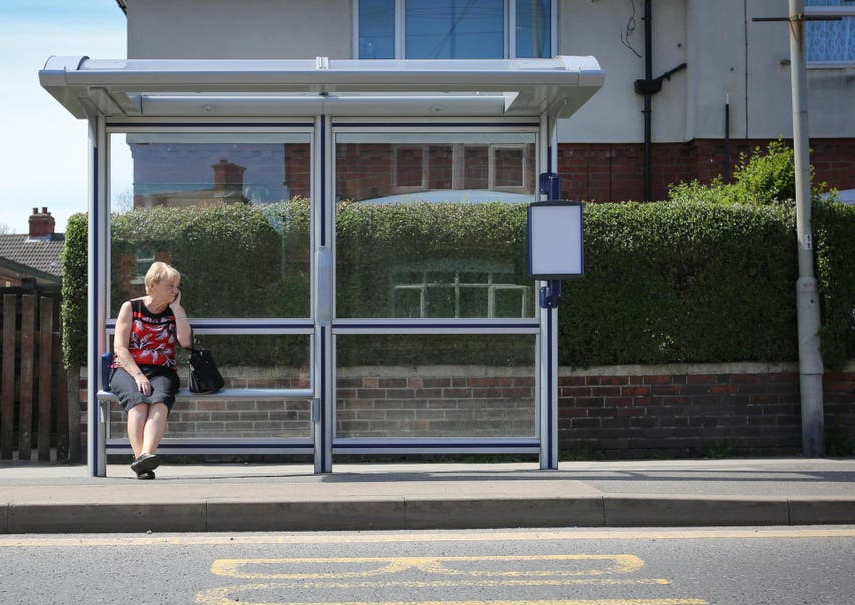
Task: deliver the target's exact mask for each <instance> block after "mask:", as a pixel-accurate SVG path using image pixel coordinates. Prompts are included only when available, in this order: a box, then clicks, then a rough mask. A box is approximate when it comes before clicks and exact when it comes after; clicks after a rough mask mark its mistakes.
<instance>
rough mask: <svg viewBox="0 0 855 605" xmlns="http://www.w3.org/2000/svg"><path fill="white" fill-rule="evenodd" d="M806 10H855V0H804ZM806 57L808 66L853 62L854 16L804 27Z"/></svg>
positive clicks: (854, 50)
mask: <svg viewBox="0 0 855 605" xmlns="http://www.w3.org/2000/svg"><path fill="white" fill-rule="evenodd" d="M805 6H807V7H822V8H831V9H833V8H834V7H840V8H841V9H850V10H852V9H855V0H806V1H805ZM805 58H806V60H807V62H808V63H829V62H832V63H838V62H839V63H851V62H853V61H855V16H852V17H849V16H845V17H843V18H842V19H840V20H839V21H808V22H807V23H806V24H805Z"/></svg>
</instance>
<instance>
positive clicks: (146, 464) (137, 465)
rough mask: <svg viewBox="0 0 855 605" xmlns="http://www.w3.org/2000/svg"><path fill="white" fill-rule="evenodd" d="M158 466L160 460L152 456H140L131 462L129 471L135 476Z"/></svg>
mask: <svg viewBox="0 0 855 605" xmlns="http://www.w3.org/2000/svg"><path fill="white" fill-rule="evenodd" d="M158 466H160V459H159V458H158V457H157V456H156V455H154V454H140V457H139V458H137V459H136V460H134V461H133V462H131V470H132V471H134V472H135V473H136V474H137V475H140V474H142V473H145V472H148V471H153V470H154V469H156V468H157V467H158Z"/></svg>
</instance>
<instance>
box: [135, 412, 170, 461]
mask: <svg viewBox="0 0 855 605" xmlns="http://www.w3.org/2000/svg"><path fill="white" fill-rule="evenodd" d="M137 407H139V406H137ZM146 407H147V408H148V414H147V418H146V420H145V426H144V427H143V432H142V440H141V451H140V453H145V454H153V453H155V452H156V451H157V447H158V446H159V445H160V440H161V439H163V434H164V433H165V432H166V417H167V416H168V415H169V408H167V407H166V405H165V404H163V403H152V404H151V405H148V406H146Z"/></svg>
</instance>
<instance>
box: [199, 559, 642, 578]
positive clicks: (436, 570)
mask: <svg viewBox="0 0 855 605" xmlns="http://www.w3.org/2000/svg"><path fill="white" fill-rule="evenodd" d="M603 561H605V562H608V563H610V565H607V566H605V567H603V568H600V567H595V568H584V569H576V570H530V571H519V570H504V571H503V570H493V569H489V570H488V569H476V570H468V571H463V570H459V569H451V568H450V567H448V565H449V564H453V563H470V564H471V563H476V562H489V563H494V564H495V563H521V562H553V563H554V562H558V563H568V562H585V563H588V562H603ZM330 563H339V564H342V565H343V566H349V567H350V568H353V567H357V566H360V565H362V566H367V567H369V568H368V569H362V570H355V571H348V570H341V571H331V572H325V573H272V572H263V571H262V572H255V573H252V572H247V571H244V568H245V567H247V566H282V567H284V566H288V567H294V566H297V565H317V564H324V565H329V564H330ZM642 567H644V561H642V560H641V559H639V558H638V557H636V556H635V555H519V556H472V557H320V558H290V559H219V560H217V561H214V563H213V565H211V571H212V572H213V573H214V574H216V575H219V576H228V577H232V578H243V579H253V580H257V579H266V580H300V579H307V580H309V579H311V580H317V579H323V578H356V577H369V576H379V575H385V574H395V573H401V572H403V571H406V570H410V569H415V570H419V571H421V572H422V573H426V574H437V575H447V576H451V575H453V576H485V577H497V576H498V577H513V576H596V575H603V574H628V573H634V572H636V571H638V570H639V569H641V568H642Z"/></svg>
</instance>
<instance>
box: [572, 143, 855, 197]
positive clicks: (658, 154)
mask: <svg viewBox="0 0 855 605" xmlns="http://www.w3.org/2000/svg"><path fill="white" fill-rule="evenodd" d="M767 144H768V141H767V140H765V139H763V140H761V139H755V140H752V139H732V140H731V141H730V154H729V155H730V168H731V172H732V170H733V168H735V167H736V165H737V164H738V162H739V154H740V153H745V154H750V153H751V152H752V151H753V150H754V149H755V148H756V147H758V146H759V147H761V148H765V147H766V145H767ZM810 145H811V157H810V160H811V164H812V165H813V166H814V169H815V170H816V176H815V180H816V182H827V183H828V184H829V185H830V186H832V187H835V188H836V189H852V188H855V139H811V141H810ZM725 156H726V149H725V142H724V141H723V140H721V139H694V140H692V141H687V142H683V143H656V144H654V145H653V146H652V154H651V166H652V170H651V172H652V177H653V182H652V195H653V199H654V200H664V199H667V197H668V186H669V185H670V184H673V183H679V182H682V181H691V180H693V179H698V180H699V181H700V182H702V183H708V182H710V181H711V180H712V179H713V178H715V177H716V176H717V175H719V174H721V175H724V174H725V173H726V172H727V164H726V162H725ZM558 174H559V176H560V177H561V196H562V197H563V198H565V199H573V200H583V201H598V202H623V201H628V200H634V201H641V200H643V199H644V145H643V144H641V143H561V144H560V145H559V146H558Z"/></svg>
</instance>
